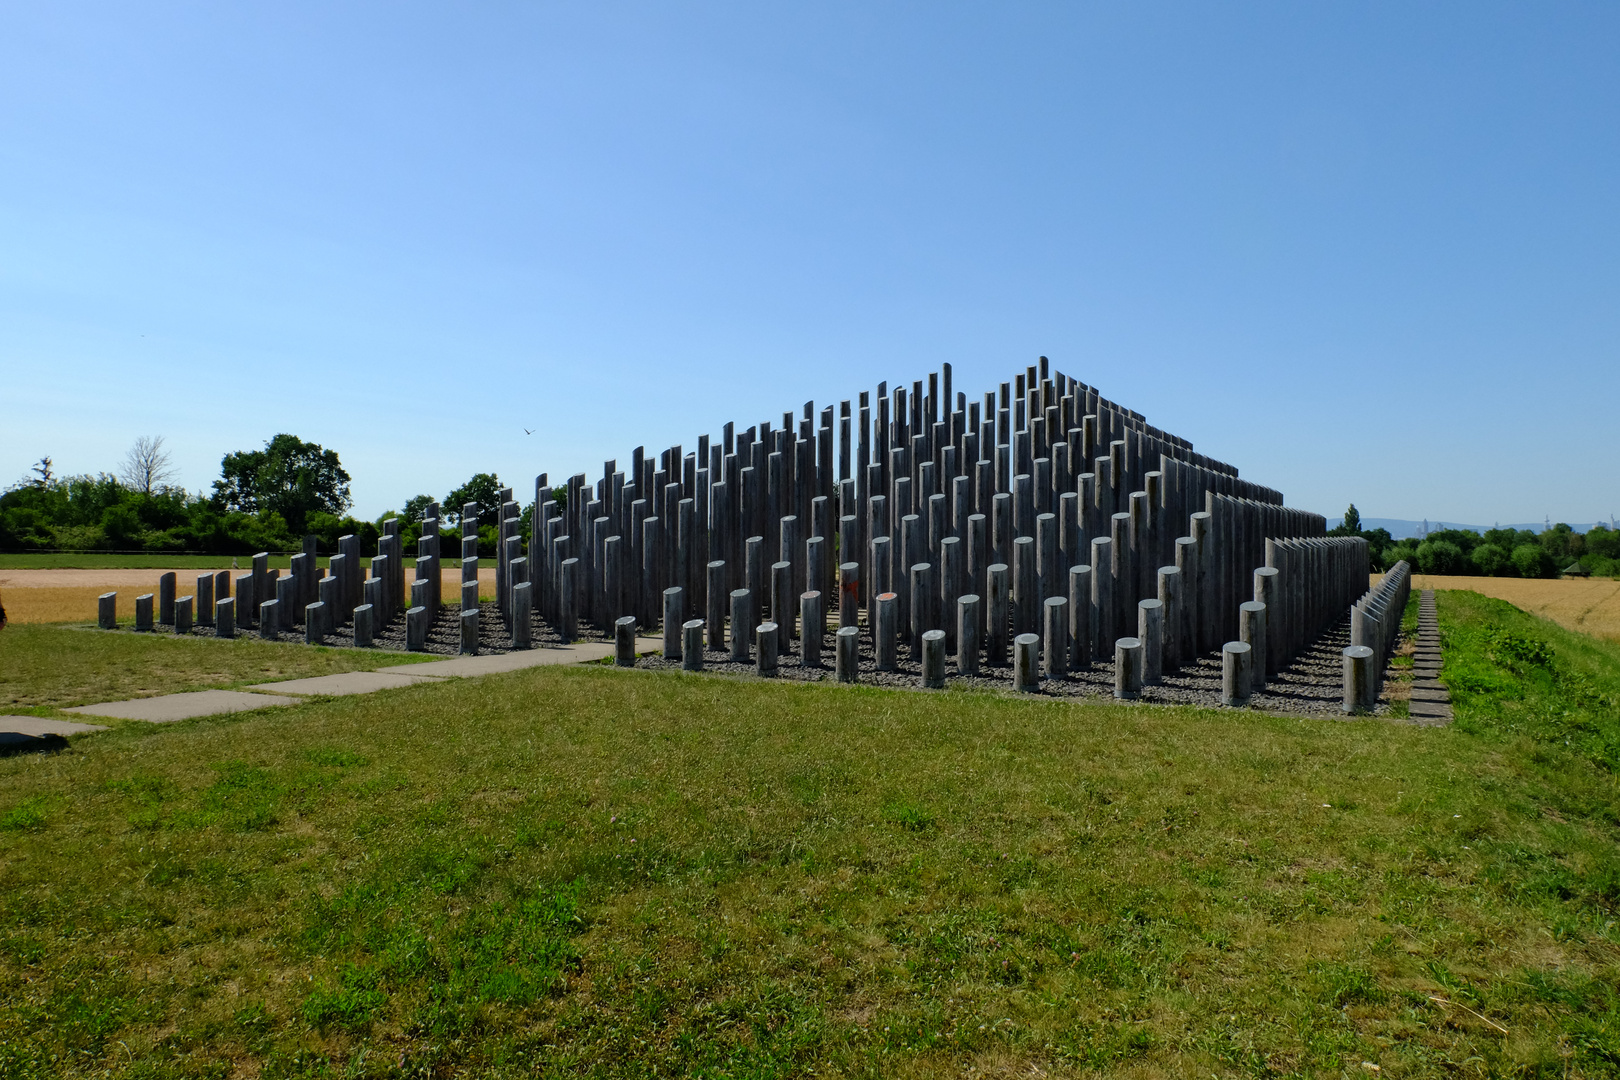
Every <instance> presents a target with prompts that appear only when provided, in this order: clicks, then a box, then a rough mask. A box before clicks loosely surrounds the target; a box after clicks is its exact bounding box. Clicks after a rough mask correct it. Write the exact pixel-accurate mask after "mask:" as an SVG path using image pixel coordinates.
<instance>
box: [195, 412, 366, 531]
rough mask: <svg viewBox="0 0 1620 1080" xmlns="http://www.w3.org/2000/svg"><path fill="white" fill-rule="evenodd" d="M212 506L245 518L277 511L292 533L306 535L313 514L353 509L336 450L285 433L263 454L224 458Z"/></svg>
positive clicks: (246, 452) (267, 445)
mask: <svg viewBox="0 0 1620 1080" xmlns="http://www.w3.org/2000/svg"><path fill="white" fill-rule="evenodd" d="M214 501H215V503H216V504H218V505H220V506H223V507H226V508H229V509H231V510H239V511H241V512H243V513H247V514H257V513H258V512H260V511H261V510H269V511H273V512H275V513H276V514H279V515H280V517H281V519H282V520H284V521H285V522H286V525H287V528H288V529H290V530H291V531H292V532H293V533H295V534H296V533H302V532H303V531H304V525H305V523H306V521H307V520H308V518H309V515H310V514H313V513H315V512H317V511H320V512H324V513H328V514H341V513H342V512H343V511H345V510H347V509H348V508H349V506H350V503H351V500H350V498H349V474H348V473H346V472H344V471H343V466H342V464H341V463H340V462H339V461H338V456H337V451H336V450H326V449H323V448H321V447H320V446H318V445H316V444H315V443H307V442H304V441H303V440H302V439H299V438H298V437H297V436H294V435H286V434H282V435H277V436H276V437H275V438H273V439H271V440H270V441H269V442H267V443H265V444H264V449H263V450H241V451H238V452H236V453H234V454H226V455H225V458H224V460H222V461H221V462H220V479H218V480H215V481H214Z"/></svg>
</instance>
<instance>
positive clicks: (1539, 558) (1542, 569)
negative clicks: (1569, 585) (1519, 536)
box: [1513, 544, 1558, 578]
mask: <svg viewBox="0 0 1620 1080" xmlns="http://www.w3.org/2000/svg"><path fill="white" fill-rule="evenodd" d="M1513 566H1514V568H1515V569H1517V570H1518V571H1519V576H1520V577H1527V578H1547V577H1556V576H1558V563H1557V561H1556V560H1555V559H1554V558H1553V557H1552V552H1550V551H1548V550H1547V549H1546V548H1544V547H1542V546H1541V545H1540V544H1520V545H1519V546H1518V547H1516V548H1514V549H1513Z"/></svg>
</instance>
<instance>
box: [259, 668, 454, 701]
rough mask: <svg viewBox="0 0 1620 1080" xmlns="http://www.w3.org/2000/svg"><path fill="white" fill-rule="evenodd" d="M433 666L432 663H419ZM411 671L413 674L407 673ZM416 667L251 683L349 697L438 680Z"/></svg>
mask: <svg viewBox="0 0 1620 1080" xmlns="http://www.w3.org/2000/svg"><path fill="white" fill-rule="evenodd" d="M419 666H425V667H431V666H432V665H431V664H429V665H419ZM407 672H408V673H409V674H407ZM416 672H417V668H416V667H406V668H384V669H383V670H381V671H344V672H339V673H338V674H336V675H317V676H315V677H314V678H310V679H287V680H285V681H284V682H273V683H260V684H259V685H257V686H250V687H248V689H249V690H257V691H259V692H260V693H271V694H297V695H299V696H300V697H302V696H304V695H306V694H322V695H325V696H327V697H347V696H349V695H350V694H370V693H372V692H374V691H377V690H392V689H394V688H396V687H400V686H414V685H415V684H416V683H424V682H438V681H439V680H438V679H435V678H432V677H431V676H427V675H418V674H417V673H416Z"/></svg>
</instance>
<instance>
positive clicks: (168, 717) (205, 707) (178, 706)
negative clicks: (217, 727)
mask: <svg viewBox="0 0 1620 1080" xmlns="http://www.w3.org/2000/svg"><path fill="white" fill-rule="evenodd" d="M297 703H298V699H297V698H295V697H282V696H280V695H277V694H249V693H244V692H243V691H240V690H198V691H197V692H196V693H192V694H165V695H163V696H162V697H149V698H138V699H136V700H134V701H104V702H102V703H101V704H99V705H80V706H78V707H77V708H73V709H63V710H62V711H63V712H70V713H83V714H84V715H86V716H113V717H117V718H118V719H120V720H145V721H147V722H148V723H152V724H169V723H173V722H174V721H176V720H190V719H192V718H194V717H198V716H218V715H219V714H221V713H233V712H246V711H248V710H249V709H262V708H264V707H265V706H266V705H296V704H297Z"/></svg>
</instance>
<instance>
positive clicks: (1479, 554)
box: [1471, 544, 1508, 577]
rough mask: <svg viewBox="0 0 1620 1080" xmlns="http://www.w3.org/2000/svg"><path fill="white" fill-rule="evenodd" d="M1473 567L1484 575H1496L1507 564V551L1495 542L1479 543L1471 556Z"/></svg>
mask: <svg viewBox="0 0 1620 1080" xmlns="http://www.w3.org/2000/svg"><path fill="white" fill-rule="evenodd" d="M1471 559H1472V560H1473V563H1474V569H1475V570H1478V571H1479V572H1480V573H1481V574H1483V575H1484V576H1486V577H1496V576H1497V575H1499V574H1500V573H1501V572H1502V570H1503V568H1505V567H1506V566H1507V565H1508V553H1507V552H1506V551H1503V550H1502V549H1501V548H1500V547H1498V546H1497V545H1495V544H1481V545H1479V547H1477V548H1475V549H1474V553H1473V555H1472V556H1471Z"/></svg>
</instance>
